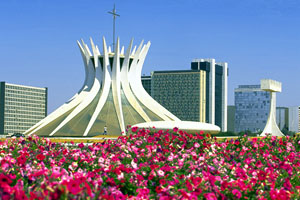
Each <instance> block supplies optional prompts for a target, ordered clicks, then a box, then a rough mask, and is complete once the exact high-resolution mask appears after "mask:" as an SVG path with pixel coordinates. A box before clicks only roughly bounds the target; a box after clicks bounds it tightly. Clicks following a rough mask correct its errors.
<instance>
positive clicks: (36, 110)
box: [0, 82, 47, 134]
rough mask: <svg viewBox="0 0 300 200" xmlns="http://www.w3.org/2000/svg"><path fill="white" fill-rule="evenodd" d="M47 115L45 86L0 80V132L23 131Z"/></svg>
mask: <svg viewBox="0 0 300 200" xmlns="http://www.w3.org/2000/svg"><path fill="white" fill-rule="evenodd" d="M46 115H47V88H38V87H31V86H24V85H16V84H10V83H6V82H0V134H8V133H23V132H25V131H26V130H27V129H29V128H30V127H31V126H33V125H34V124H36V123H37V122H39V121H40V120H41V119H43V118H45V116H46Z"/></svg>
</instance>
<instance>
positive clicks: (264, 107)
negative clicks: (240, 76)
mask: <svg viewBox="0 0 300 200" xmlns="http://www.w3.org/2000/svg"><path fill="white" fill-rule="evenodd" d="M270 100H271V96H270V93H269V92H267V91H263V90H261V88H260V85H240V86H238V88H236V89H235V90H234V104H235V108H236V111H235V132H242V131H247V130H249V131H251V132H260V131H263V129H264V127H265V125H266V123H267V119H268V115H269V111H270Z"/></svg>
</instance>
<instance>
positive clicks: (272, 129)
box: [260, 79, 284, 136]
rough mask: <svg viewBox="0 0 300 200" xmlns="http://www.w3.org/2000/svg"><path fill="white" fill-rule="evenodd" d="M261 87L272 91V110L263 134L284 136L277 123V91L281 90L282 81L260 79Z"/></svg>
mask: <svg viewBox="0 0 300 200" xmlns="http://www.w3.org/2000/svg"><path fill="white" fill-rule="evenodd" d="M260 84H261V89H262V90H264V91H267V92H269V93H270V96H271V104H270V112H269V116H268V120H267V124H266V126H265V128H264V130H263V132H262V134H261V136H266V135H267V134H271V135H273V136H284V134H283V133H282V132H281V131H280V129H279V127H278V126H277V124H276V93H275V92H281V83H280V82H278V81H275V80H271V79H262V80H261V81H260Z"/></svg>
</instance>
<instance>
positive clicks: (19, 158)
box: [17, 155, 26, 165]
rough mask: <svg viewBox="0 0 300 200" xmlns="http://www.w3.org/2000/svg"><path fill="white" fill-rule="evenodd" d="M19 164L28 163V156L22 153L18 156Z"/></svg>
mask: <svg viewBox="0 0 300 200" xmlns="http://www.w3.org/2000/svg"><path fill="white" fill-rule="evenodd" d="M17 161H18V163H19V165H24V164H25V163H26V157H25V156H23V155H21V156H19V157H18V158H17Z"/></svg>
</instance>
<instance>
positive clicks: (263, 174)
mask: <svg viewBox="0 0 300 200" xmlns="http://www.w3.org/2000/svg"><path fill="white" fill-rule="evenodd" d="M257 177H258V180H260V181H264V180H266V178H267V173H266V172H264V171H262V170H260V171H259V172H258V174H257Z"/></svg>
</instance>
